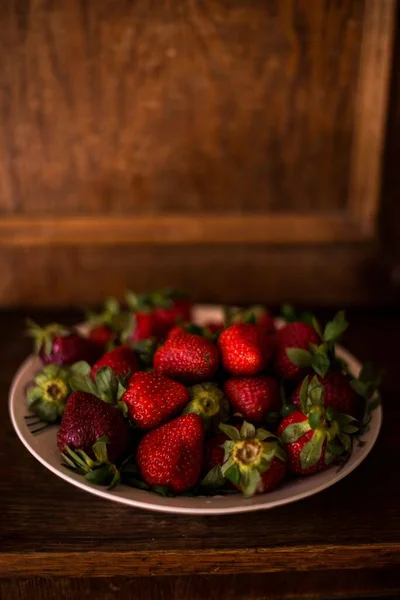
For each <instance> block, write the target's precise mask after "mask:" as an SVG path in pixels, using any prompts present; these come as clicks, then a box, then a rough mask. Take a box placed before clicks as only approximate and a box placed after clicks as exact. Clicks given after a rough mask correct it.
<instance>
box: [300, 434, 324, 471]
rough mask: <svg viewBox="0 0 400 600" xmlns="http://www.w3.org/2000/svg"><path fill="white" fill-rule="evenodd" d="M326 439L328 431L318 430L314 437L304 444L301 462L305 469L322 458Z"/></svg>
mask: <svg viewBox="0 0 400 600" xmlns="http://www.w3.org/2000/svg"><path fill="white" fill-rule="evenodd" d="M325 439H326V432H324V431H319V430H316V431H315V433H314V435H313V436H312V438H311V439H310V440H309V441H308V442H307V443H306V444H304V446H303V448H302V449H301V451H300V464H301V468H302V469H303V470H304V471H305V470H306V469H309V468H311V467H313V466H314V465H316V464H317V462H318V461H319V459H320V458H321V455H322V447H323V444H324V441H325Z"/></svg>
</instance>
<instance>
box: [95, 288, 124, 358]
mask: <svg viewBox="0 0 400 600" xmlns="http://www.w3.org/2000/svg"><path fill="white" fill-rule="evenodd" d="M126 320H127V315H126V313H123V312H122V311H121V309H120V305H119V302H118V300H116V299H115V298H106V300H105V301H104V308H103V310H102V311H101V312H100V313H94V312H91V311H89V312H88V313H87V314H86V322H87V323H88V325H89V333H88V338H89V339H90V340H92V341H93V342H95V343H96V344H97V345H99V346H100V347H101V348H102V349H103V350H104V349H105V348H108V347H110V346H111V344H113V343H114V342H115V340H116V339H117V337H118V335H119V334H120V333H121V331H122V330H123V328H124V327H125V325H126Z"/></svg>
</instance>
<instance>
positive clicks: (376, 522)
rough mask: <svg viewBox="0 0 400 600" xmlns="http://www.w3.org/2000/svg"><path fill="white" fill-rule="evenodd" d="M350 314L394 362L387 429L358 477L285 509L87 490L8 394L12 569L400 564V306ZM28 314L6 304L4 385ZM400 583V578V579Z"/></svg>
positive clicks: (8, 567)
mask: <svg viewBox="0 0 400 600" xmlns="http://www.w3.org/2000/svg"><path fill="white" fill-rule="evenodd" d="M317 314H319V316H321V317H322V318H325V317H326V316H327V315H326V312H325V313H318V311H317ZM31 316H32V317H33V318H35V319H36V320H38V321H39V322H43V321H46V320H62V321H66V322H67V323H68V322H74V321H76V320H78V319H79V316H78V315H77V314H76V313H60V314H57V313H54V312H52V313H51V312H47V313H43V312H42V313H33V314H32V315H31ZM348 317H349V320H350V323H351V328H350V330H349V332H348V334H347V338H346V339H345V345H346V346H347V347H348V348H349V349H350V350H351V351H353V352H354V353H355V355H356V356H358V357H359V358H360V360H361V361H364V360H366V359H367V358H369V359H371V360H372V361H373V362H374V363H376V364H377V365H382V366H384V367H385V369H386V378H385V382H384V387H383V390H382V392H383V398H384V403H385V406H384V422H383V430H382V433H381V435H380V437H379V439H378V442H377V445H376V447H374V449H373V451H372V452H371V454H370V455H369V456H368V457H367V459H366V460H365V461H364V462H363V463H362V464H361V465H360V466H359V467H358V468H357V469H356V470H355V471H354V472H353V473H352V474H351V475H350V476H349V477H347V478H345V479H344V480H343V481H341V482H339V483H338V484H337V485H335V486H333V487H332V488H330V489H328V490H325V491H323V492H321V493H320V494H317V495H316V496H313V497H311V498H308V499H305V500H304V501H301V502H298V503H294V504H292V505H290V506H282V507H279V508H277V509H274V510H273V512H271V511H265V512H260V513H257V514H256V513H254V514H252V513H250V514H246V515H238V516H235V518H234V519H232V518H230V517H216V516H215V517H189V516H186V517H185V516H182V517H179V516H173V515H162V514H152V513H150V512H145V511H139V510H134V509H130V508H128V507H125V506H122V505H117V504H115V505H114V504H112V503H109V502H106V501H104V500H101V499H99V498H95V497H93V496H90V495H88V494H85V493H84V492H82V491H81V490H78V489H76V488H74V487H72V486H69V485H68V484H67V483H66V482H64V481H62V480H60V479H58V478H56V477H55V476H54V475H53V474H52V473H50V472H48V471H47V470H46V469H44V467H42V465H40V464H39V463H38V462H37V461H35V459H34V458H33V457H32V456H31V455H29V454H28V452H27V451H26V450H25V448H24V447H23V446H22V444H21V443H20V442H19V440H18V439H17V437H16V435H15V434H14V433H13V431H12V427H11V423H10V422H9V419H8V415H7V406H6V403H5V402H3V403H1V404H0V421H1V422H2V423H3V426H2V428H1V429H0V461H1V463H2V464H3V465H5V464H7V465H8V468H7V469H6V471H5V473H4V475H3V477H2V478H0V502H1V511H0V564H1V573H2V576H3V577H9V576H11V574H13V575H15V576H23V575H24V574H25V575H29V574H35V575H39V574H42V575H43V574H45V573H47V574H48V575H50V574H53V575H54V574H57V575H60V576H61V575H66V574H68V573H69V574H70V575H71V576H73V577H76V576H77V575H79V574H80V575H82V576H85V577H86V576H87V577H92V576H102V575H103V576H104V575H110V576H112V575H113V574H114V575H118V576H121V577H122V576H127V577H131V576H132V574H133V572H134V573H136V574H138V575H139V574H140V575H145V574H147V575H150V574H151V573H153V574H157V575H160V576H161V575H167V574H168V575H172V574H178V573H186V574H187V575H189V574H193V573H209V574H212V573H213V574H215V575H217V574H221V573H224V572H225V573H232V572H233V571H234V570H237V572H271V571H279V572H282V573H283V572H285V573H286V574H287V576H288V579H290V574H291V573H293V572H297V571H302V570H311V571H312V569H313V568H314V570H315V569H316V568H321V569H322V572H329V571H330V570H331V569H332V570H333V571H334V572H336V573H337V571H338V569H339V570H340V572H342V571H344V572H345V571H346V570H347V569H352V570H354V573H355V580H356V579H357V577H358V575H357V573H359V572H361V571H364V572H368V573H370V574H371V571H373V570H374V569H375V568H376V570H377V572H379V570H380V568H381V567H384V568H385V569H386V568H387V569H391V570H393V571H395V569H397V573H399V571H398V566H399V564H400V556H399V550H400V513H399V508H398V492H399V479H398V469H397V456H398V453H399V451H400V440H399V437H398V433H397V424H398V422H399V419H400V408H399V403H398V395H399V392H400V387H399V381H398V364H397V363H398V359H397V355H396V352H394V349H395V348H396V347H397V344H398V338H399V336H400V318H399V315H398V311H397V310H393V311H391V312H389V311H381V312H379V311H376V310H369V311H360V310H357V311H350V312H349V314H348ZM24 320H25V314H24V313H22V312H14V313H12V312H10V311H3V312H0V330H1V331H2V336H1V338H0V355H1V356H2V370H1V372H0V393H1V394H2V395H3V397H5V396H6V394H7V390H8V388H9V385H10V380H11V377H12V375H13V373H14V372H15V370H16V368H17V366H18V365H19V363H20V362H21V361H22V359H23V358H24V357H25V356H26V353H27V352H28V349H29V346H30V343H29V341H28V340H26V339H25V337H24V335H23V327H24ZM366 498H367V499H368V501H366ZM304 515H312V518H311V519H310V518H305V517H304ZM383 515H384V518H383V517H382V516H383ZM306 557H308V561H307V560H306ZM313 566H314V567H313ZM327 577H329V575H327ZM348 580H349V578H347V581H348ZM331 581H332V579H331ZM389 583H390V581H389V580H387V579H385V578H381V589H382V590H384V589H388V587H387V586H388V585H389ZM398 583H399V581H398V579H397V585H398ZM395 584H396V580H395V581H393V582H392V587H394V586H395ZM321 585H322V584H321ZM385 586H386V587H385ZM377 587H378V586H376V587H375V590H376V589H377Z"/></svg>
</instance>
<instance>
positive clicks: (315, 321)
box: [311, 316, 323, 340]
mask: <svg viewBox="0 0 400 600" xmlns="http://www.w3.org/2000/svg"><path fill="white" fill-rule="evenodd" d="M311 324H312V326H313V327H314V329H315V331H316V332H317V333H318V335H319V337H320V338H321V340H322V338H323V334H322V329H321V325H320V324H319V321H318V319H317V318H316V317H314V316H313V317H312V319H311Z"/></svg>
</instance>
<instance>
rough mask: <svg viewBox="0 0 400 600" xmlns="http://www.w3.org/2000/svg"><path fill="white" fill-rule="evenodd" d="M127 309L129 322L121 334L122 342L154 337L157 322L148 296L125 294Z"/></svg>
mask: <svg viewBox="0 0 400 600" xmlns="http://www.w3.org/2000/svg"><path fill="white" fill-rule="evenodd" d="M126 301H127V304H128V307H129V308H130V310H131V311H132V314H131V319H130V322H129V324H128V326H127V328H126V329H125V332H124V334H123V337H122V339H123V341H128V340H130V341H138V340H146V339H148V338H152V337H156V335H157V320H156V318H155V315H154V309H153V306H152V303H151V300H150V296H147V295H141V296H139V295H137V294H134V293H133V292H127V293H126Z"/></svg>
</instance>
